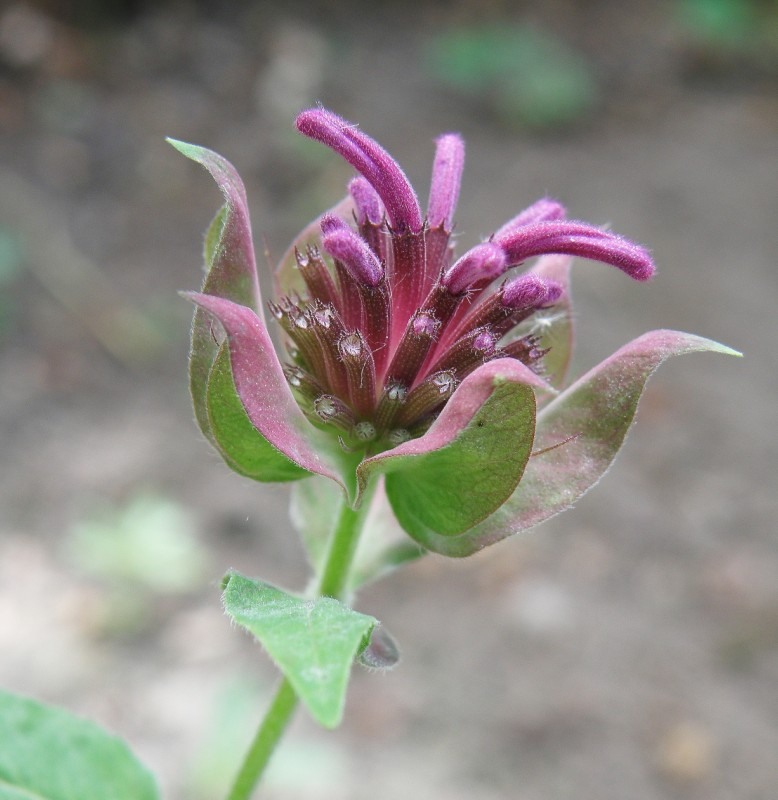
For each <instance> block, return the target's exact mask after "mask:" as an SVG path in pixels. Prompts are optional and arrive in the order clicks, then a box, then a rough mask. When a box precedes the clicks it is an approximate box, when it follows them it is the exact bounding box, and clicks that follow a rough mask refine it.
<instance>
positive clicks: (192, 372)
mask: <svg viewBox="0 0 778 800" xmlns="http://www.w3.org/2000/svg"><path fill="white" fill-rule="evenodd" d="M167 141H168V142H169V143H170V144H171V145H173V147H175V148H176V150H178V151H179V152H180V153H182V154H183V155H185V156H186V157H187V158H190V159H192V161H196V162H197V163H198V164H201V165H202V166H203V167H205V168H206V169H207V170H208V172H209V173H210V174H211V176H212V177H213V179H214V180H215V181H216V183H217V184H218V186H219V189H220V190H221V192H222V194H223V195H224V199H225V201H226V202H225V204H224V205H223V206H222V207H221V208H220V209H219V211H218V212H217V214H216V216H215V217H214V219H213V221H212V222H211V224H210V226H209V227H208V231H207V233H206V236H205V248H204V256H205V268H206V277H205V281H204V282H203V286H202V291H203V292H205V293H206V294H213V295H218V296H219V297H224V298H226V299H228V300H232V301H234V302H236V303H240V304H241V305H244V306H247V307H249V308H251V309H253V310H255V311H260V309H261V307H262V300H261V296H260V291H259V283H258V282H257V267H256V261H255V258H254V244H253V241H252V236H251V220H250V218H249V210H248V202H247V200H246V190H245V188H244V186H243V181H242V180H241V179H240V176H239V175H238V173H237V171H236V170H235V168H234V167H233V166H232V164H230V162H229V161H227V160H226V159H224V158H222V157H221V156H220V155H218V154H217V153H214V152H213V151H212V150H208V149H206V148H205V147H198V146H197V145H193V144H187V143H186V142H179V141H176V140H175V139H168V140H167ZM211 328H212V325H211V319H210V317H209V316H208V315H207V314H206V313H205V312H204V311H203V310H202V309H197V310H196V311H195V315H194V321H193V323H192V340H191V350H190V354H189V389H190V392H191V394H192V402H193V404H194V411H195V417H196V418H197V422H198V424H199V426H200V429H201V430H202V432H203V433H204V434H205V435H206V436H207V437H208V439H210V440H211V441H212V442H213V441H214V439H213V434H212V432H211V429H210V422H209V419H208V411H207V408H206V390H207V383H208V375H209V374H210V371H211V366H212V365H213V362H214V360H215V358H216V354H217V352H218V349H219V342H217V341H216V340H215V338H214V335H213V332H212V330H211Z"/></svg>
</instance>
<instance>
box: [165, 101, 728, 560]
mask: <svg viewBox="0 0 778 800" xmlns="http://www.w3.org/2000/svg"><path fill="white" fill-rule="evenodd" d="M297 129H298V130H299V131H300V132H301V133H302V134H304V135H306V136H308V137H310V138H312V139H315V140H317V141H319V142H321V143H323V144H325V145H327V146H328V147H330V148H331V149H332V150H334V151H335V152H336V153H338V154H339V155H341V156H342V157H343V158H344V159H345V160H346V161H347V162H348V163H349V164H351V166H352V167H353V168H354V169H355V170H356V172H357V176H356V177H354V179H353V180H352V181H351V182H350V184H349V186H348V196H347V197H346V198H345V199H344V200H343V201H342V202H340V203H339V204H338V205H337V206H335V207H334V208H333V209H331V210H330V211H329V212H327V213H325V214H323V215H322V216H321V218H320V219H318V220H317V221H316V222H314V223H312V224H311V225H310V226H309V227H308V228H306V229H305V230H304V231H303V232H302V233H301V234H300V236H299V237H298V239H297V240H296V241H295V243H294V245H293V246H292V247H291V248H290V250H289V251H288V252H287V253H286V255H285V256H284V257H283V258H282V259H281V261H280V263H279V264H278V266H277V268H276V271H275V288H276V297H275V299H274V300H273V301H271V302H269V303H268V304H267V310H268V311H269V313H270V316H271V318H272V319H274V320H275V322H276V324H277V325H278V328H279V329H280V333H281V338H282V339H283V351H284V352H283V355H282V357H281V358H279V356H278V355H277V354H276V350H275V348H274V346H273V344H272V342H271V339H270V336H269V334H268V330H267V328H266V326H265V323H264V322H263V316H264V310H265V309H263V304H262V301H261V298H260V292H259V284H258V281H257V272H256V265H255V256H254V248H253V244H252V238H251V228H250V223H249V214H248V208H247V203H246V197H245V192H244V187H243V184H242V182H241V180H240V178H239V176H238V174H237V172H236V171H235V170H234V168H233V167H232V166H231V165H230V164H229V163H228V162H227V161H225V160H224V159H223V158H222V157H220V156H218V155H217V154H215V153H213V152H211V151H209V150H206V149H203V148H200V147H196V146H194V145H188V144H184V143H181V142H173V144H174V145H175V146H176V147H177V148H178V149H179V150H180V151H181V152H182V153H184V155H186V156H188V157H189V158H191V159H193V160H195V161H197V162H199V163H200V164H202V165H203V166H204V167H206V169H207V170H208V171H209V172H210V173H211V175H212V176H213V177H214V179H215V180H216V182H217V183H218V185H219V187H220V188H221V190H222V193H223V194H224V197H225V205H224V206H223V207H222V209H221V210H220V212H219V213H218V214H217V216H216V218H215V220H214V221H213V223H212V224H211V227H210V229H209V231H208V233H207V236H206V245H205V258H206V266H207V269H208V274H207V276H206V279H205V283H204V286H203V289H202V291H201V292H200V293H189V294H188V295H187V296H188V297H190V298H191V299H192V300H193V301H194V303H196V305H197V306H198V309H197V311H196V313H195V319H194V325H193V333H192V352H191V362H190V374H191V389H192V395H193V399H194V405H195V412H196V416H197V420H198V422H199V424H200V427H201V428H202V430H203V432H204V433H205V435H206V436H207V437H208V438H209V439H210V441H211V442H212V444H213V445H214V446H215V447H216V448H217V449H218V450H219V452H220V453H221V455H222V456H223V457H224V459H225V461H226V462H227V464H228V465H229V466H230V467H232V468H233V469H234V470H236V471H237V472H239V473H241V474H244V475H247V476H249V477H251V478H254V479H256V480H261V481H286V480H296V479H300V478H306V477H309V476H311V475H318V476H321V477H323V478H326V479H329V480H331V481H334V482H335V483H336V484H338V485H339V486H340V487H341V489H342V491H343V492H344V493H345V496H346V497H347V498H348V502H349V503H350V504H351V506H352V507H354V508H356V507H357V506H359V504H360V503H361V502H362V499H363V494H364V493H365V490H366V487H367V486H368V485H369V484H370V483H372V482H374V480H377V479H379V478H383V483H384V488H385V492H382V493H379V494H378V495H376V496H375V497H374V499H373V502H376V503H384V504H385V503H386V501H388V504H389V506H390V507H391V510H392V512H393V513H394V515H395V517H396V518H397V520H398V521H399V523H400V525H401V526H402V528H403V529H404V530H405V531H406V532H407V533H408V534H409V535H410V536H411V537H412V538H413V539H415V540H416V541H417V542H418V543H419V544H421V545H422V546H423V547H424V548H426V549H429V550H434V551H436V552H439V553H443V554H446V555H451V556H463V555H468V554H470V553H472V552H474V551H476V550H478V549H480V548H482V547H484V546H485V545H488V544H491V543H493V542H495V541H498V540H500V539H502V538H504V537H506V536H509V535H510V534H513V533H516V532H518V531H520V530H523V529H526V528H528V527H530V526H532V525H535V524H537V523H539V522H541V521H543V520H544V519H547V518H548V517H550V516H552V515H554V514H556V513H558V512H559V511H561V510H564V509H565V508H568V507H569V506H571V505H572V504H573V503H574V502H575V500H577V499H578V498H579V497H580V496H581V495H582V494H583V493H584V492H586V491H587V490H588V489H589V488H590V487H591V486H592V485H593V484H594V483H595V482H596V481H597V480H598V479H599V478H600V477H601V476H602V474H603V473H604V472H605V470H606V469H607V468H608V467H609V465H610V464H611V462H612V461H613V458H614V457H615V455H616V453H617V452H618V450H619V449H620V447H621V445H622V443H623V441H624V438H625V436H626V433H627V431H628V429H629V427H630V425H631V422H632V419H633V416H634V413H635V410H636V407H637V402H638V399H639V397H640V395H641V393H642V391H643V387H644V385H645V383H646V381H647V379H648V377H649V376H650V374H651V373H652V372H653V371H654V370H655V369H656V367H657V366H658V365H659V364H660V363H661V362H662V361H663V360H665V359H666V358H667V357H668V356H670V355H674V354H680V353H686V352H691V351H696V350H717V351H719V352H732V351H730V350H729V349H728V348H726V347H724V346H722V345H718V344H716V343H714V342H711V341H709V340H706V339H702V338H700V337H697V336H693V335H690V334H686V333H679V332H675V331H654V332H652V333H649V334H645V335H644V336H642V337H640V338H638V339H636V340H635V341H633V342H631V343H630V344H628V345H626V346H625V347H623V348H622V349H621V350H619V351H618V352H617V353H615V354H614V355H613V356H611V357H610V358H609V359H607V360H606V361H604V362H603V363H602V364H600V365H599V366H597V367H595V368H594V369H593V370H592V371H591V372H589V373H588V374H586V375H584V376H583V377H581V378H579V379H578V380H577V381H576V382H574V383H573V384H572V385H569V386H568V385H567V382H566V371H567V366H568V363H569V360H570V354H571V348H572V324H571V307H570V294H569V280H568V278H569V269H570V261H571V259H572V257H573V256H578V257H581V258H587V259H594V260H597V261H602V262H604V263H606V264H610V265H613V266H614V267H617V268H618V269H619V270H621V271H622V272H624V273H625V274H626V275H628V276H629V277H631V278H634V279H635V280H637V281H645V280H648V279H649V278H651V277H652V275H653V274H654V264H653V262H652V259H651V257H650V255H649V253H648V252H647V251H646V250H645V249H644V248H643V247H641V246H639V245H637V244H634V243H632V242H630V241H628V240H627V239H624V238H622V237H620V236H617V235H616V234H614V233H611V232H609V231H605V230H603V229H601V228H598V227H596V226H593V225H590V224H587V223H584V222H577V221H571V220H567V219H566V214H565V209H564V208H563V207H562V206H561V205H560V204H559V203H557V202H556V201H554V200H550V199H542V200H539V201H537V202H536V203H535V204H534V205H531V206H530V207H529V208H527V209H525V210H524V211H522V212H521V213H519V214H518V215H517V216H515V217H514V218H513V219H511V220H509V221H508V222H506V223H505V224H504V225H502V227H500V228H499V229H497V230H496V231H495V232H494V233H493V234H492V235H491V236H490V237H489V238H488V239H487V240H486V241H483V242H480V243H478V244H476V245H475V246H473V247H472V248H471V249H470V250H468V251H467V252H465V253H464V254H463V255H461V256H459V257H458V258H457V257H456V256H455V254H454V249H453V246H452V242H451V234H452V230H453V228H454V221H453V220H454V212H455V208H456V204H457V199H458V195H459V187H460V179H461V175H462V169H463V165H464V143H463V141H462V139H461V138H460V137H459V136H458V135H456V134H445V135H443V136H441V137H440V138H439V139H438V140H437V143H436V152H435V158H434V162H433V168H432V181H431V188H430V193H429V201H428V203H427V212H426V214H425V213H424V212H423V211H422V208H421V205H420V203H419V201H418V198H417V195H416V193H415V192H414V190H413V188H412V186H411V184H410V182H409V181H408V179H407V177H406V175H405V173H404V172H403V171H402V169H401V168H400V166H399V165H398V164H397V162H396V161H395V160H394V159H393V158H392V157H391V156H390V155H389V154H388V153H387V152H386V151H385V150H384V149H383V148H382V147H381V146H380V145H379V144H377V143H376V142H375V141H374V140H373V139H371V138H370V137H368V136H367V135H365V134H364V133H362V132H361V131H360V130H359V128H357V127H355V126H354V125H352V124H351V123H348V122H346V121H345V120H343V119H341V118H340V117H338V116H336V115H335V114H333V113H331V112H329V111H326V110H324V109H311V110H308V111H305V112H303V113H302V114H300V116H299V117H298V118H297ZM536 257H537V260H536V261H535V262H534V265H533V266H531V268H530V269H528V270H526V271H523V272H522V271H520V270H521V269H523V268H524V267H525V264H526V262H527V261H528V260H529V259H534V258H536ZM214 323H216V324H214Z"/></svg>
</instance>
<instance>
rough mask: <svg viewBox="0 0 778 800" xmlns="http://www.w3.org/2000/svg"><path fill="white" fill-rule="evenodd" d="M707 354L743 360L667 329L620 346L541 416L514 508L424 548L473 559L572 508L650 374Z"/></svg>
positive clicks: (621, 431)
mask: <svg viewBox="0 0 778 800" xmlns="http://www.w3.org/2000/svg"><path fill="white" fill-rule="evenodd" d="M704 351H711V352H715V353H725V354H728V355H740V354H739V353H737V351H735V350H732V349H731V348H729V347H726V346H725V345H722V344H718V343H717V342H713V341H710V340H709V339H703V338H702V337H700V336H694V335H693V334H690V333H680V332H678V331H667V330H659V331H652V332H651V333H646V334H644V335H643V336H640V337H638V338H637V339H635V340H634V341H632V342H630V343H629V344H627V345H625V346H624V347H622V348H621V349H620V350H618V351H617V352H616V353H614V354H613V355H612V356H611V357H610V358H608V359H606V360H605V361H603V362H602V363H601V364H599V365H598V366H596V367H595V368H594V369H593V370H591V371H590V372H589V373H587V374H586V375H584V376H583V377H582V378H580V379H579V380H578V381H576V382H575V383H574V384H573V385H572V386H570V387H569V388H568V389H567V390H566V391H565V392H563V393H562V394H560V395H559V396H557V397H556V398H555V399H554V400H552V401H551V403H549V405H548V406H547V407H546V408H545V409H544V410H543V411H542V412H541V413H540V414H539V415H538V429H537V436H536V439H535V454H533V457H532V458H531V459H530V461H529V464H528V465H527V468H526V470H525V471H524V475H523V477H522V480H521V483H520V484H519V485H518V487H517V489H516V491H515V492H514V493H513V494H512V495H511V497H510V498H509V499H508V501H507V502H506V503H505V504H504V505H502V506H501V507H500V508H499V509H498V510H497V511H496V512H495V513H494V514H492V515H491V516H490V517H489V518H488V519H486V520H484V521H483V522H482V523H480V524H479V525H476V526H475V527H473V528H472V529H470V530H469V531H466V532H465V533H464V534H462V535H460V536H457V537H446V536H440V535H437V534H436V533H434V532H433V531H431V530H429V531H427V532H426V533H425V538H426V540H427V543H426V544H425V546H426V547H428V548H429V549H430V550H434V551H435V552H438V553H441V554H443V555H447V556H456V557H460V556H468V555H471V554H472V553H475V552H477V551H478V550H481V549H482V548H484V547H486V546H487V545H490V544H494V543H495V542H498V541H500V540H501V539H505V538H506V537H508V536H511V535H512V534H514V533H518V532H520V531H523V530H526V529H527V528H531V527H533V526H534V525H537V524H538V523H539V522H543V521H544V520H547V519H549V518H550V517H553V516H555V515H556V514H558V513H559V512H560V511H564V510H565V509H567V508H570V506H572V505H573V503H575V502H576V501H577V500H578V499H579V498H580V497H582V496H583V495H584V494H585V493H586V492H587V491H588V490H589V489H591V487H592V486H594V484H595V483H597V481H598V480H599V479H600V478H601V477H602V476H603V475H604V474H605V472H606V471H607V469H608V467H610V465H611V463H613V460H614V458H615V457H616V454H617V453H618V451H619V450H620V449H621V446H622V444H623V443H624V439H625V437H626V435H627V432H628V431H629V428H630V426H631V424H632V420H633V418H634V416H635V411H636V409H637V404H638V400H639V399H640V396H641V394H642V393H643V389H644V387H645V385H646V381H647V380H648V379H649V377H650V376H651V374H652V373H653V372H654V371H655V370H656V369H657V367H658V366H659V365H660V364H662V362H664V361H665V360H666V359H668V358H669V357H670V356H674V355H683V354H684V353H694V352H704ZM552 448H553V449H552Z"/></svg>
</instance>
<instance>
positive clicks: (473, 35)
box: [428, 25, 598, 130]
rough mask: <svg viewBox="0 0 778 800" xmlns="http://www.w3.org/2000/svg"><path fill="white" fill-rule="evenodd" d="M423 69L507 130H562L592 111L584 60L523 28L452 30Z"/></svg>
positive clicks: (591, 83)
mask: <svg viewBox="0 0 778 800" xmlns="http://www.w3.org/2000/svg"><path fill="white" fill-rule="evenodd" d="M428 67H429V69H430V71H431V72H432V74H433V75H434V76H435V77H436V78H437V79H438V80H439V81H441V83H443V84H445V85H447V86H448V87H450V88H452V89H454V90H455V91H457V92H459V93H460V94H462V95H464V96H467V97H468V98H470V99H471V100H475V101H477V102H478V103H479V104H481V105H485V107H487V108H488V109H489V111H490V113H493V114H494V115H495V116H496V117H497V118H498V119H500V120H501V121H502V122H503V123H505V124H508V125H510V126H520V127H527V128H532V129H541V130H543V129H553V128H564V127H568V126H570V125H571V124H574V123H575V122H577V121H579V120H580V119H581V118H582V117H584V116H586V115H587V114H588V113H589V112H590V111H591V110H592V108H593V107H594V106H595V104H596V102H597V97H598V87H597V81H596V79H595V76H594V73H593V70H592V67H591V65H590V64H589V63H588V62H587V60H586V59H585V58H584V57H583V56H581V55H579V54H578V53H576V52H575V51H574V50H572V49H571V48H570V47H569V46H568V45H566V44H565V43H564V42H562V41H561V40H560V39H557V38H555V37H553V36H551V35H550V34H548V33H546V32H544V31H541V30H538V29H536V28H534V27H531V26H528V25H513V26H511V25H507V26H495V25H484V26H480V27H467V28H457V29H453V30H450V31H448V32H445V33H443V34H440V35H439V36H438V37H437V38H436V39H435V40H434V41H433V43H432V46H431V50H430V52H429V56H428Z"/></svg>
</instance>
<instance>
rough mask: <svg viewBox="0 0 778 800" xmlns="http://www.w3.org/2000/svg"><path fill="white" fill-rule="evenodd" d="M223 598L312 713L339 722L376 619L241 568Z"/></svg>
mask: <svg viewBox="0 0 778 800" xmlns="http://www.w3.org/2000/svg"><path fill="white" fill-rule="evenodd" d="M223 599H224V608H225V611H226V612H227V614H228V615H229V616H230V617H232V619H234V620H235V622H237V623H238V624H239V625H241V626H242V627H244V628H246V629H247V630H248V631H250V632H251V633H252V634H253V635H254V636H255V637H256V638H257V639H258V640H259V641H260V642H261V643H262V645H263V646H264V648H265V649H266V650H267V652H268V654H269V655H270V657H271V658H272V659H273V661H275V663H276V664H277V665H278V668H279V669H280V670H281V672H283V674H284V675H285V677H286V678H287V680H288V681H289V682H290V683H291V684H292V687H293V688H294V690H295V692H296V694H297V695H298V696H299V698H300V700H302V702H303V703H304V704H305V706H306V708H307V709H308V711H309V712H310V713H311V716H313V718H314V719H315V720H316V721H317V722H318V723H319V724H320V725H323V726H324V727H326V728H334V727H336V726H337V725H338V724H339V723H340V720H341V718H342V716H343V706H344V703H345V698H346V689H347V687H348V681H349V676H350V673H351V665H352V664H353V662H354V659H355V658H356V657H357V654H358V653H359V652H360V651H361V650H364V649H365V644H366V642H368V641H369V637H370V634H371V632H372V631H373V629H374V627H375V626H376V625H377V624H378V623H377V620H376V619H374V618H373V617H370V616H367V615H366V614H360V613H358V612H357V611H354V610H352V609H350V608H348V607H347V606H344V605H343V604H342V603H340V602H338V601H337V600H333V599H332V598H330V597H321V598H319V599H317V600H310V599H304V598H301V597H296V596H294V595H291V594H287V593H286V592H284V591H282V590H281V589H277V588H276V587H275V586H271V585H270V584H267V583H263V582H261V581H255V580H252V579H250V578H246V577H245V576H243V575H240V574H239V573H237V572H234V573H231V576H230V580H229V582H228V584H227V588H226V590H225V592H224V595H223Z"/></svg>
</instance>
